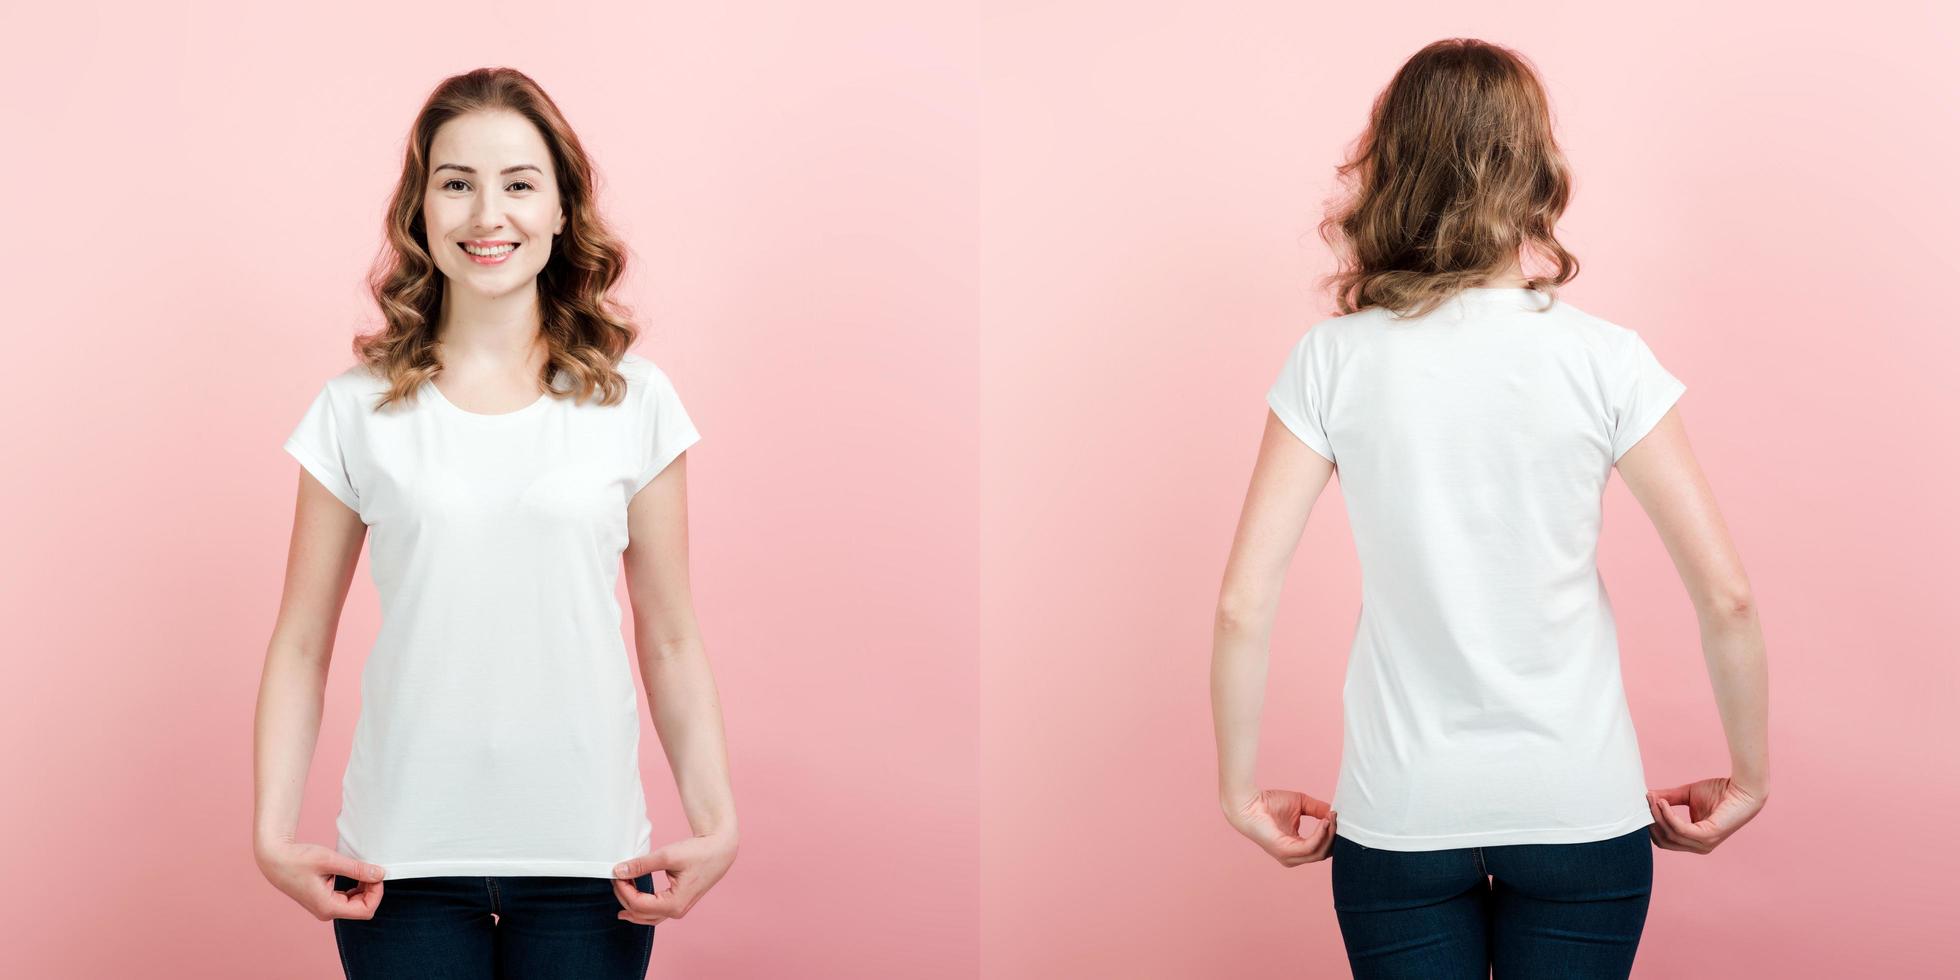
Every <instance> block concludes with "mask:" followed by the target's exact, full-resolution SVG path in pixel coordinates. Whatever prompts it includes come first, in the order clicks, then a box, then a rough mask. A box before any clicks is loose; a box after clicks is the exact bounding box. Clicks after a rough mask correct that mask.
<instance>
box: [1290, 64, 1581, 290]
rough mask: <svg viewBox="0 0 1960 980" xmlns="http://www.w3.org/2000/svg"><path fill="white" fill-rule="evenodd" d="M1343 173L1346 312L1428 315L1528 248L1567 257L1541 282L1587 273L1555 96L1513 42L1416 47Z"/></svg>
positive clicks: (1329, 223)
mask: <svg viewBox="0 0 1960 980" xmlns="http://www.w3.org/2000/svg"><path fill="white" fill-rule="evenodd" d="M1337 173H1338V175H1339V177H1340V179H1341V181H1342V182H1343V183H1344V184H1345V185H1347V187H1348V188H1349V190H1348V192H1347V194H1346V196H1345V199H1343V200H1340V201H1338V202H1336V203H1335V206H1333V207H1331V208H1330V209H1329V211H1328V213H1327V215H1326V217H1325V219H1324V220H1323V221H1321V223H1320V235H1321V238H1322V239H1323V240H1325V241H1326V242H1327V244H1328V245H1329V246H1331V247H1332V248H1333V250H1334V252H1335V254H1336V255H1337V256H1338V257H1339V259H1340V268H1339V271H1337V272H1335V273H1333V274H1332V275H1329V276H1327V277H1326V278H1324V279H1323V280H1322V282H1321V285H1322V286H1323V287H1329V288H1331V289H1332V291H1333V293H1334V296H1335V299H1336V302H1337V303H1338V304H1339V309H1340V312H1341V313H1343V314H1346V313H1353V312H1355V311H1357V310H1361V309H1365V308H1368V307H1372V306H1379V307H1383V308H1386V309H1388V310H1391V311H1394V312H1395V313H1396V314H1397V315H1399V316H1409V317H1413V316H1420V315H1422V314H1424V313H1427V312H1429V311H1431V310H1433V309H1435V308H1436V307H1437V306H1438V305H1440V304H1441V303H1443V302H1444V301H1445V300H1447V299H1449V298H1450V297H1451V296H1452V295H1454V294H1455V293H1456V292H1457V291H1458V290H1461V289H1464V288H1467V287H1472V286H1481V285H1484V284H1486V283H1487V282H1488V281H1489V279H1490V278H1491V277H1492V276H1494V275H1497V274H1499V273H1502V272H1503V271H1505V270H1506V269H1509V268H1510V267H1511V266H1512V264H1513V263H1514V262H1517V263H1520V264H1521V259H1520V252H1521V250H1524V249H1536V250H1539V251H1542V252H1543V253H1545V255H1546V256H1547V257H1548V258H1550V259H1551V261H1552V263H1553V264H1554V265H1555V266H1556V271H1555V272H1554V274H1552V275H1549V276H1538V277H1527V278H1526V280H1525V284H1526V286H1527V287H1528V288H1531V289H1534V290H1538V291H1540V292H1542V293H1544V294H1546V295H1547V296H1548V297H1555V296H1556V295H1557V289H1556V287H1557V286H1558V285H1559V284H1562V283H1565V282H1569V281H1570V280H1571V279H1572V278H1573V277H1574V276H1576V275H1578V274H1579V260H1578V258H1577V257H1575V256H1574V255H1573V254H1572V253H1571V252H1568V251H1566V250H1565V248H1564V246H1562V245H1560V244H1559V242H1558V239H1557V238H1556V237H1555V236H1554V235H1553V226H1554V225H1556V224H1557V223H1558V218H1559V215H1561V214H1563V213H1564V211H1565V206H1566V201H1567V199H1568V198H1569V197H1570V196H1571V191H1572V179H1571V175H1570V172H1569V171H1568V169H1567V166H1566V162H1565V157H1564V155H1563V154H1562V153H1561V152H1560V151H1559V148H1558V143H1557V141H1556V140H1554V139H1553V137H1552V117H1551V105H1550V100H1549V99H1548V98H1547V97H1546V95H1545V89H1544V86H1543V85H1542V84H1540V82H1539V79H1538V75H1537V72H1536V71H1535V70H1534V69H1533V67H1532V66H1531V63H1530V62H1529V61H1528V60H1526V59H1525V57H1524V56H1523V55H1521V54H1519V53H1517V52H1515V51H1512V50H1510V49H1509V48H1504V47H1500V46H1498V45H1495V44H1489V43H1486V42H1484V41H1479V40H1476V39H1474V38H1446V39H1444V40H1441V41H1437V42H1435V43H1433V44H1430V45H1428V46H1427V47H1424V48H1423V49H1422V50H1421V51H1418V52H1416V53H1415V54H1414V55H1413V56H1412V57H1410V58H1409V60H1408V61H1407V62H1406V63H1404V64H1403V65H1402V67H1401V68H1400V69H1399V70H1398V71H1396V73H1395V77H1394V78H1393V79H1391V80H1390V81H1389V83H1388V87H1387V88H1385V89H1383V90H1382V92H1381V94H1380V95H1379V96H1377V97H1376V99H1375V104H1374V108H1373V109H1372V111H1371V112H1370V114H1369V120H1368V127H1367V129H1366V130H1365V131H1364V132H1363V133H1362V135H1361V137H1360V138H1359V140H1357V141H1356V144H1355V147H1354V152H1353V153H1352V155H1351V156H1350V157H1349V159H1348V160H1347V161H1346V162H1344V163H1342V164H1341V166H1340V168H1339V170H1338V171H1337ZM1544 305H1545V307H1546V308H1549V307H1550V305H1551V304H1550V303H1549V302H1548V303H1546V304H1544Z"/></svg>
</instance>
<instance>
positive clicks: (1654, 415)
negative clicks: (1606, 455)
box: [1613, 379, 1688, 463]
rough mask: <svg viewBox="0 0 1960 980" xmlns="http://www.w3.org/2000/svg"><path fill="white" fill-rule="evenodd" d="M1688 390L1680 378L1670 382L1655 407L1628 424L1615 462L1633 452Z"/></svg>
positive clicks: (1655, 402) (1615, 456) (1614, 459)
mask: <svg viewBox="0 0 1960 980" xmlns="http://www.w3.org/2000/svg"><path fill="white" fill-rule="evenodd" d="M1687 391H1688V386H1687V385H1686V384H1683V383H1682V382H1681V381H1680V380H1678V379H1677V380H1675V381H1673V382H1672V383H1670V384H1669V385H1668V386H1667V389H1666V391H1665V393H1664V394H1662V395H1661V397H1659V398H1657V399H1655V400H1654V407H1652V408H1650V409H1648V410H1647V414H1646V415H1644V416H1642V417H1640V418H1638V419H1635V420H1633V422H1632V424H1630V425H1629V426H1627V431H1626V434H1625V436H1624V438H1622V440H1621V442H1620V446H1619V449H1618V450H1616V451H1615V452H1614V453H1613V462H1615V463H1618V462H1619V461H1620V457H1622V456H1625V455H1626V454H1627V453H1629V452H1631V451H1632V450H1633V447H1635V446H1637V445H1639V444H1640V440H1642V439H1645V438H1647V434H1648V433H1650V432H1652V431H1654V426H1656V425H1659V424H1660V422H1661V419H1662V418H1664V417H1665V416H1666V415H1667V410H1668V409H1670V408H1673V407H1674V403H1675V402H1678V401H1680V400H1681V396H1682V395H1684V394H1686V393H1687Z"/></svg>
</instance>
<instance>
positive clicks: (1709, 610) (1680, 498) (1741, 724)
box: [1618, 406, 1769, 799]
mask: <svg viewBox="0 0 1960 980" xmlns="http://www.w3.org/2000/svg"><path fill="white" fill-rule="evenodd" d="M1618 466H1619V471H1620V479H1622V480H1624V481H1625V482H1626V485H1627V489H1628V490H1629V491H1631V492H1632V493H1633V497H1634V499H1635V500H1638V501H1639V502H1640V506H1641V508H1642V509H1643V510H1645V511H1646V512H1647V517H1648V519H1649V520H1651V521H1653V523H1654V529H1655V530H1656V531H1658V532H1659V533H1660V537H1661V541H1662V543H1663V544H1665V545H1666V546H1667V554H1668V557H1669V558H1671V559H1673V561H1674V567H1675V570H1676V571H1678V572H1679V573H1680V575H1681V582H1682V584H1683V585H1684V586H1685V587H1686V588H1687V591H1688V596H1689V598H1690V599H1691V600H1692V601H1693V602H1694V606H1695V616H1696V618H1697V619H1699V620H1700V622H1701V651H1702V658H1703V660H1704V661H1705V662H1706V663H1707V665H1708V678H1709V681H1710V682H1711V683H1712V684H1713V686H1714V689H1715V704H1716V708H1717V710H1718V711H1719V712H1720V713H1721V716H1722V730H1723V732H1724V733H1726V734H1727V736H1728V741H1729V765H1730V767H1731V776H1730V779H1731V781H1733V782H1734V783H1736V784H1738V785H1739V786H1740V787H1742V788H1743V789H1746V790H1747V791H1748V792H1749V793H1750V794H1751V795H1753V796H1755V797H1756V798H1757V799H1764V798H1767V797H1768V795H1769V664H1768V659H1767V656H1766V654H1765V652H1764V646H1763V631H1762V626H1761V624H1760V623H1758V621H1757V619H1756V605H1755V599H1754V597H1753V595H1752V594H1751V592H1750V588H1749V578H1748V576H1747V575H1745V574H1744V573H1743V570H1742V559H1741V556H1739V555H1738V554H1737V553H1736V550H1735V545H1734V543H1732V542H1731V541H1730V540H1729V530H1728V527H1727V526H1726V525H1725V524H1723V522H1722V515H1721V511H1720V510H1719V509H1718V508H1717V507H1716V505H1715V494H1714V491H1712V490H1711V489H1709V486H1708V481H1707V479H1705V478H1704V477H1703V476H1702V472H1701V466H1700V464H1698V463H1697V462H1696V461H1695V456H1694V451H1693V450H1691V449H1690V448H1689V447H1688V433H1687V429H1686V427H1685V426H1684V425H1683V424H1682V421H1681V417H1680V409H1679V407H1678V406H1677V407H1676V408H1674V409H1670V410H1669V411H1668V413H1667V414H1666V415H1665V416H1663V417H1662V418H1661V420H1660V422H1659V423H1657V424H1655V426H1654V428H1653V430H1652V431H1650V432H1649V433H1647V435H1646V436H1644V437H1642V438H1641V440H1640V441H1639V442H1637V443H1635V444H1634V446H1633V448H1632V449H1629V450H1627V452H1626V454H1625V455H1623V456H1621V457H1620V461H1619V464H1618Z"/></svg>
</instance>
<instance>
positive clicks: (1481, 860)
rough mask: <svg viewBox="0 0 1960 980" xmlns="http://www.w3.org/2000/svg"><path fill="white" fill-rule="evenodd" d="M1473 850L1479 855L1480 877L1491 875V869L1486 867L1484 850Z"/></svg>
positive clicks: (1478, 870) (1478, 868) (1478, 869)
mask: <svg viewBox="0 0 1960 980" xmlns="http://www.w3.org/2000/svg"><path fill="white" fill-rule="evenodd" d="M1473 850H1475V851H1476V854H1477V873H1478V874H1480V875H1488V874H1490V869H1488V868H1486V867H1484V849H1483V848H1481V847H1478V848H1474V849H1473Z"/></svg>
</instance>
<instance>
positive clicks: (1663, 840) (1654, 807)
mask: <svg viewBox="0 0 1960 980" xmlns="http://www.w3.org/2000/svg"><path fill="white" fill-rule="evenodd" d="M1663 808H1664V806H1663V804H1662V803H1661V801H1660V800H1659V799H1658V798H1657V797H1655V796H1654V794H1652V793H1649V794H1647V812H1648V813H1650V814H1652V815H1653V817H1654V824H1653V826H1652V827H1651V828H1649V829H1650V831H1651V833H1652V836H1653V838H1654V843H1655V844H1657V845H1659V846H1661V847H1663V848H1666V849H1667V850H1670V851H1679V850H1683V849H1684V848H1682V847H1681V845H1680V842H1679V841H1676V840H1675V839H1674V833H1673V831H1671V830H1669V829H1668V826H1667V817H1666V816H1665V815H1664V814H1662V813H1661V810H1662V809H1663Z"/></svg>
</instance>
